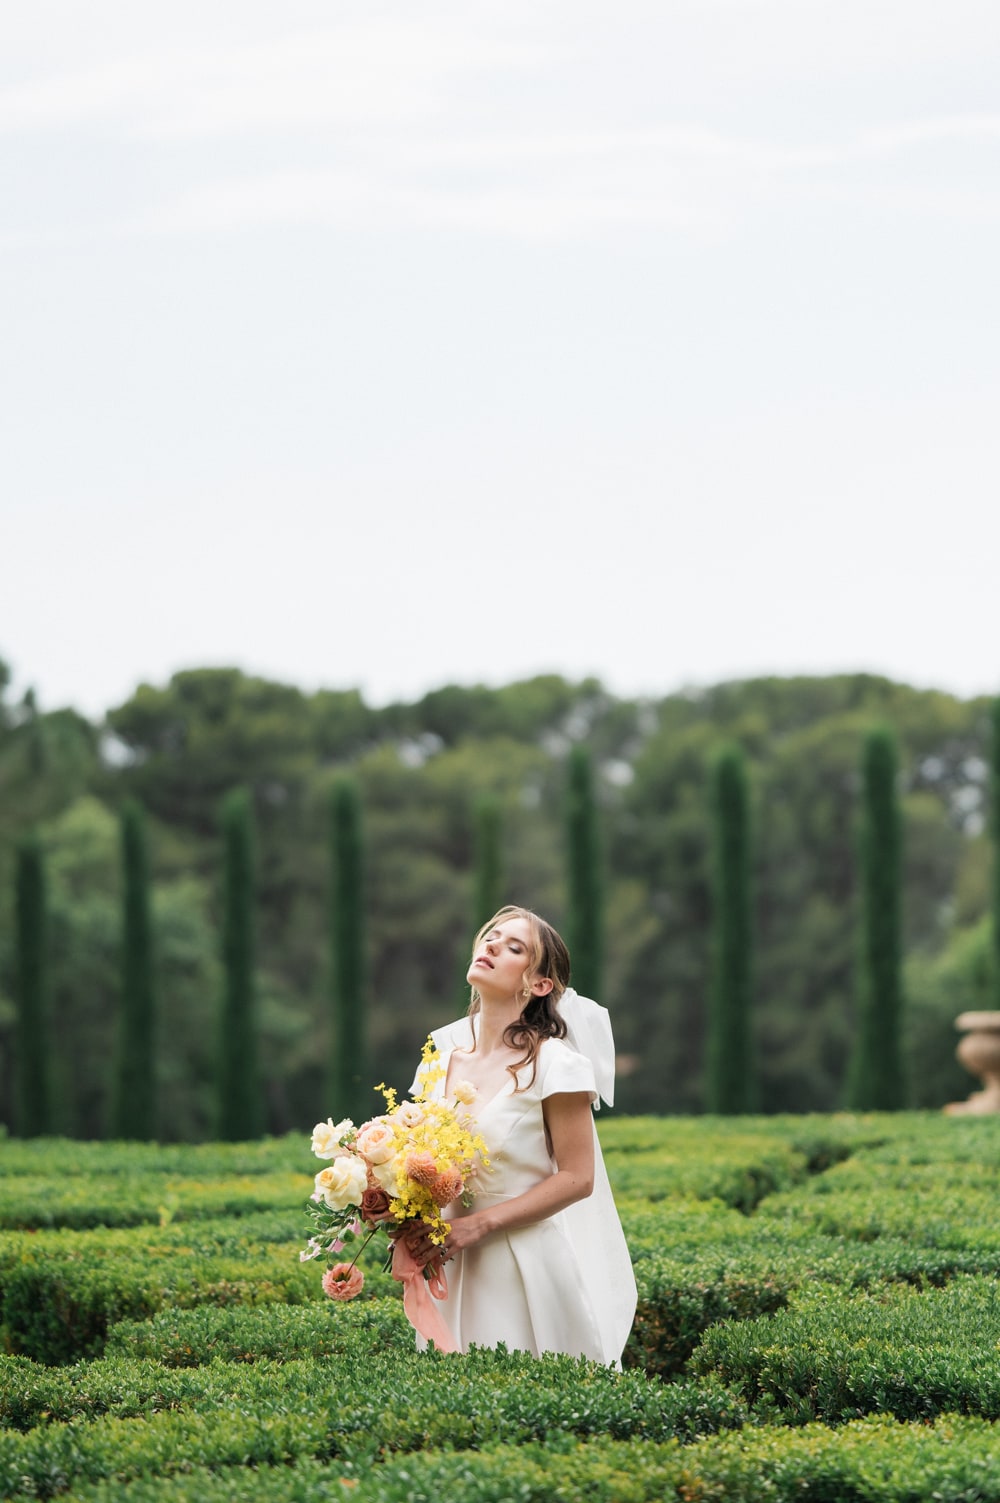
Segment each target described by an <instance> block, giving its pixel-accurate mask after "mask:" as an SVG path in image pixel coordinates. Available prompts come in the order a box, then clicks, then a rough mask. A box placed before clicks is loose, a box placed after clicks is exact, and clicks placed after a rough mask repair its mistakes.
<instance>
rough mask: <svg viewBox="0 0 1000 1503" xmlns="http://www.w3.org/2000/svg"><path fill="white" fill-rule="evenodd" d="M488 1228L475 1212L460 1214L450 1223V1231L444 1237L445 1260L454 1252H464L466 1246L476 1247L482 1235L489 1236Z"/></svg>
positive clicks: (452, 1255)
mask: <svg viewBox="0 0 1000 1503" xmlns="http://www.w3.org/2000/svg"><path fill="white" fill-rule="evenodd" d="M489 1232H490V1229H489V1227H488V1226H486V1225H485V1224H484V1222H483V1218H482V1217H481V1216H477V1215H476V1214H475V1213H473V1215H471V1216H460V1217H459V1218H458V1220H457V1221H453V1222H452V1223H451V1231H450V1232H449V1233H448V1235H447V1237H445V1239H444V1255H445V1261H446V1262H447V1261H448V1259H449V1258H453V1257H454V1256H455V1254H456V1253H460V1252H464V1251H465V1249H466V1248H467V1247H478V1245H479V1243H480V1242H482V1240H483V1238H484V1237H488V1236H489Z"/></svg>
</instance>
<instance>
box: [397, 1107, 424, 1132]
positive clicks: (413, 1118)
mask: <svg viewBox="0 0 1000 1503" xmlns="http://www.w3.org/2000/svg"><path fill="white" fill-rule="evenodd" d="M393 1116H394V1117H395V1119H396V1121H397V1122H398V1123H399V1124H400V1126H401V1127H419V1126H420V1124H421V1122H422V1121H423V1120H424V1112H423V1108H422V1107H419V1106H417V1104H416V1102H415V1101H404V1102H402V1103H401V1105H399V1106H397V1108H396V1110H395V1112H394V1113H393Z"/></svg>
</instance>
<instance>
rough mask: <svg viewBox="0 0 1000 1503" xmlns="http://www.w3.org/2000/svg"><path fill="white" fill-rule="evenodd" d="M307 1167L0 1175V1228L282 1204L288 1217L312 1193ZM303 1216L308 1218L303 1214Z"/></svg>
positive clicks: (128, 1220)
mask: <svg viewBox="0 0 1000 1503" xmlns="http://www.w3.org/2000/svg"><path fill="white" fill-rule="evenodd" d="M312 1188H313V1181H312V1179H311V1177H310V1176H308V1175H305V1174H289V1173H288V1172H287V1171H282V1172H281V1173H275V1172H262V1173H260V1174H255V1175H250V1174H244V1175H227V1176H226V1177H225V1178H216V1179H192V1178H182V1177H180V1176H179V1175H177V1174H148V1173H144V1172H141V1171H140V1172H133V1173H129V1174H124V1173H122V1174H115V1175H111V1174H94V1173H91V1174H82V1175H77V1174H73V1175H63V1176H61V1177H60V1178H58V1179H56V1180H53V1178H52V1177H51V1176H47V1175H41V1174H17V1175H15V1176H14V1177H13V1178H12V1179H11V1180H9V1181H7V1180H4V1181H3V1182H2V1183H0V1228H2V1229H20V1228H23V1229H26V1230H33V1229H35V1228H38V1227H70V1228H75V1229H82V1228H89V1227H128V1226H143V1225H152V1226H168V1225H169V1224H170V1223H171V1222H173V1221H190V1220H192V1219H193V1218H201V1217H216V1216H246V1215H249V1214H250V1213H251V1212H254V1211H267V1210H272V1209H283V1210H284V1211H285V1221H286V1225H290V1224H292V1223H293V1221H294V1217H295V1213H296V1211H301V1208H302V1206H303V1205H304V1204H305V1202H306V1201H307V1200H308V1198H309V1196H310V1194H311V1193H312ZM303 1224H304V1220H303Z"/></svg>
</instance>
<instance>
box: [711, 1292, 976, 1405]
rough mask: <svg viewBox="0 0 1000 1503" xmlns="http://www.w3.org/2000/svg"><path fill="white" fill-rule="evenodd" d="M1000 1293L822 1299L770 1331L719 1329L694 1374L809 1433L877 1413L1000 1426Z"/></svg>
mask: <svg viewBox="0 0 1000 1503" xmlns="http://www.w3.org/2000/svg"><path fill="white" fill-rule="evenodd" d="M998 1350H1000V1282H998V1281H997V1279H996V1278H978V1277H971V1278H970V1277H958V1278H956V1279H955V1280H954V1281H953V1282H952V1283H950V1284H949V1285H948V1286H947V1287H946V1288H944V1289H934V1290H930V1291H929V1292H927V1293H920V1292H918V1291H917V1290H914V1289H906V1288H899V1287H896V1288H894V1289H892V1288H882V1289H879V1290H878V1291H871V1292H866V1293H859V1294H854V1295H850V1296H845V1294H844V1292H843V1291H842V1290H837V1289H830V1288H823V1287H820V1288H817V1289H815V1290H813V1291H811V1292H809V1293H807V1294H803V1295H799V1296H798V1297H797V1298H796V1300H795V1303H794V1305H793V1306H792V1307H791V1308H789V1309H787V1310H783V1311H781V1313H780V1314H778V1315H776V1316H775V1317H774V1318H773V1319H770V1320H751V1321H747V1322H744V1323H742V1324H739V1325H735V1324H729V1325H725V1326H717V1327H716V1328H715V1329H714V1330H711V1331H708V1332H707V1333H706V1335H705V1337H704V1340H703V1341H702V1343H701V1345H700V1347H699V1348H698V1351H697V1352H696V1353H695V1355H694V1357H693V1358H692V1360H691V1364H690V1370H691V1372H693V1373H695V1374H699V1373H700V1374H702V1375H707V1376H711V1377H715V1378H720V1379H722V1380H723V1381H724V1382H726V1383H731V1384H735V1385H738V1386H739V1387H740V1389H741V1391H742V1392H743V1393H744V1394H745V1396H746V1398H747V1401H748V1402H749V1403H750V1404H751V1405H752V1406H753V1408H754V1409H755V1411H756V1412H758V1413H759V1414H762V1415H764V1416H765V1417H778V1416H780V1418H781V1419H782V1420H784V1421H785V1423H791V1424H802V1423H804V1422H806V1421H808V1420H814V1419H823V1420H827V1421H829V1422H830V1423H833V1424H836V1423H840V1422H841V1421H843V1420H845V1419H850V1418H854V1417H856V1416H859V1415H863V1414H869V1413H873V1412H885V1413H889V1414H893V1415H895V1416H896V1417H897V1418H899V1419H924V1418H926V1417H927V1416H928V1415H936V1414H943V1413H948V1412H956V1413H965V1414H979V1415H982V1416H983V1417H984V1418H986V1419H997V1418H1000V1355H998Z"/></svg>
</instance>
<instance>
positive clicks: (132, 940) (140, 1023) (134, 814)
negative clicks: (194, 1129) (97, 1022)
mask: <svg viewBox="0 0 1000 1503" xmlns="http://www.w3.org/2000/svg"><path fill="white" fill-rule="evenodd" d="M121 843H122V873H123V879H124V885H123V912H122V995H121V1012H120V1016H119V1025H118V1051H117V1056H116V1060H115V1080H114V1090H113V1093H112V1101H113V1106H112V1132H113V1134H114V1136H115V1137H117V1138H145V1139H149V1138H153V1137H155V1135H156V1006H155V992H154V983H153V921H152V906H151V896H150V884H149V857H148V853H147V848H146V822H145V817H144V815H143V811H142V808H141V806H140V805H139V804H138V803H136V802H135V800H134V799H129V800H128V801H127V802H126V803H125V805H124V806H123V808H122V815H121Z"/></svg>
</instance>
